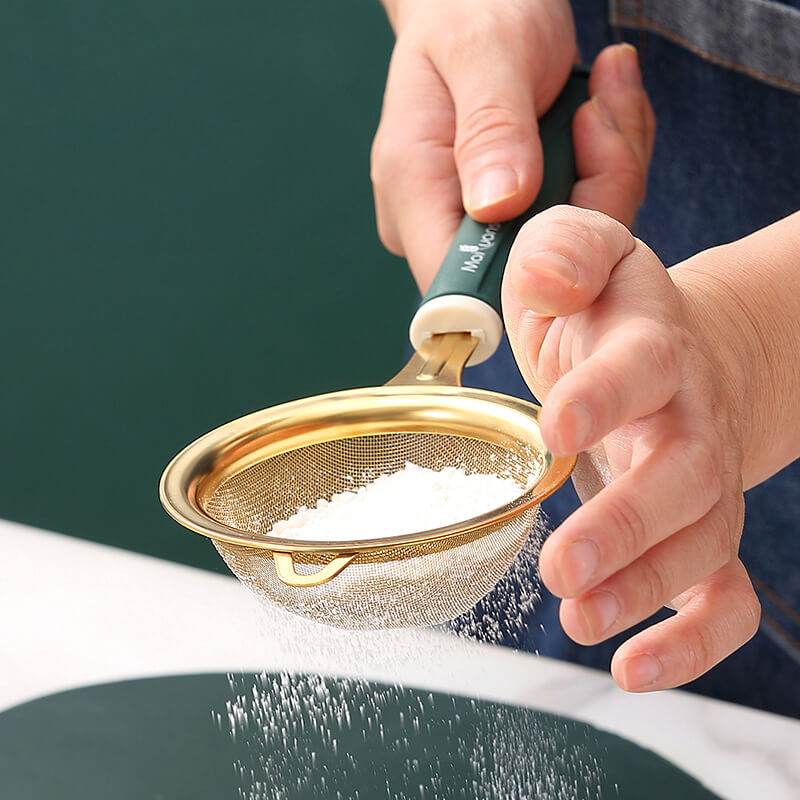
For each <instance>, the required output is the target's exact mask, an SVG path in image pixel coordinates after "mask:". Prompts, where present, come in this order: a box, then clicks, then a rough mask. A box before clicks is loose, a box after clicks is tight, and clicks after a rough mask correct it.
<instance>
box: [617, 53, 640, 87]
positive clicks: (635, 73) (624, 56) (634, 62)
mask: <svg viewBox="0 0 800 800" xmlns="http://www.w3.org/2000/svg"><path fill="white" fill-rule="evenodd" d="M617 68H618V69H619V74H620V75H621V76H622V80H623V81H625V83H627V84H628V85H629V86H633V87H634V88H635V89H639V88H641V85H642V73H641V71H640V69H639V54H638V53H637V52H636V48H635V47H634V46H633V45H632V44H628V43H627V42H625V43H624V44H621V45H620V46H619V48H617Z"/></svg>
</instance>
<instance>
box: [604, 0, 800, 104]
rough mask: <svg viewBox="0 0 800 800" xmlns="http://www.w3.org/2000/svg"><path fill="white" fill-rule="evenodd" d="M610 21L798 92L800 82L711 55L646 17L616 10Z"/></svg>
mask: <svg viewBox="0 0 800 800" xmlns="http://www.w3.org/2000/svg"><path fill="white" fill-rule="evenodd" d="M611 21H612V23H613V24H615V25H621V26H629V27H634V28H638V29H640V30H641V29H646V30H649V31H651V32H652V33H657V34H659V35H660V36H663V37H664V38H666V39H670V40H671V41H673V42H675V43H676V44H679V45H681V46H682V47H685V48H686V49H687V50H689V51H691V52H692V53H694V54H695V55H697V56H699V57H700V58H702V59H704V60H706V61H710V62H711V63H712V64H716V65H718V66H720V67H725V68H726V69H733V70H736V71H737V72H742V73H744V74H745V75H749V76H750V77H751V78H755V79H756V80H760V81H763V82H764V83H768V84H770V85H771V86H777V87H778V88H780V89H788V90H789V91H792V92H798V93H800V83H795V82H794V81H790V80H786V79H785V78H778V77H775V76H774V75H768V74H766V73H764V72H759V71H758V70H754V69H752V68H750V67H746V66H744V65H743V64H739V63H737V62H735V61H729V60H727V59H724V58H720V57H719V56H715V55H712V54H711V53H709V52H708V51H707V50H703V49H702V48H701V47H698V46H697V45H695V44H694V43H692V42H690V41H689V40H688V39H686V38H685V37H683V36H680V35H679V34H677V33H674V32H673V31H671V30H669V29H668V28H665V27H664V26H662V25H659V24H658V23H655V22H652V21H650V20H647V19H644V18H642V19H637V18H636V17H632V16H630V15H627V14H621V13H619V12H617V11H612V12H611Z"/></svg>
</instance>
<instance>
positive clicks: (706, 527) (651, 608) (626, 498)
mask: <svg viewBox="0 0 800 800" xmlns="http://www.w3.org/2000/svg"><path fill="white" fill-rule="evenodd" d="M709 252H711V251H709ZM725 259H726V256H725V255H723V256H722V260H723V261H724V260H725ZM682 274H686V275H691V271H690V270H689V271H686V272H685V273H682V271H681V268H680V266H679V267H675V268H673V269H671V270H665V269H664V267H663V265H662V264H661V263H660V261H659V260H658V258H657V257H656V256H655V255H654V254H653V252H652V251H651V250H649V248H647V246H646V245H644V244H643V243H642V242H640V241H638V240H637V239H635V238H634V237H633V236H632V235H631V233H630V232H629V231H628V230H627V229H626V228H625V227H624V226H623V225H621V224H620V223H618V222H616V221H614V220H612V219H610V218H609V217H607V216H605V215H603V214H600V213H596V212H591V211H586V210H583V209H577V208H569V207H566V206H559V207H556V208H553V209H550V210H548V211H545V212H543V213H542V214H539V215H538V216H536V217H535V218H534V219H532V220H531V221H530V222H528V223H527V224H526V225H525V226H524V227H523V229H522V231H521V232H520V234H519V236H518V237H517V240H516V242H515V243H514V246H513V248H512V251H511V254H510V256H509V262H508V266H507V268H506V274H505V280H504V285H503V311H504V317H505V323H506V328H507V331H508V335H509V339H510V341H511V346H512V349H513V351H514V355H515V357H516V360H517V363H518V365H519V367H520V369H521V371H522V373H523V375H524V377H525V379H526V381H527V383H528V385H529V386H530V388H531V389H532V391H533V392H534V394H536V396H537V397H538V398H539V400H540V401H541V402H542V411H541V425H542V434H543V437H544V440H545V442H546V444H547V445H548V447H550V448H551V449H552V451H553V452H554V453H556V454H558V455H569V454H573V453H581V452H582V453H583V454H582V455H581V456H580V457H579V460H578V466H577V467H576V470H575V473H574V476H573V477H574V481H575V484H576V488H577V489H578V492H579V494H580V495H581V499H582V500H583V501H584V505H583V506H581V508H579V509H578V510H577V511H575V512H574V513H573V514H572V515H571V516H570V517H569V518H568V519H567V520H566V521H565V522H564V523H563V524H562V525H561V526H560V527H559V528H558V529H557V530H556V531H555V532H554V533H553V534H552V535H551V536H550V537H549V538H548V539H547V541H546V542H545V543H544V546H543V547H542V551H541V556H540V561H539V566H540V572H541V576H542V579H543V581H544V583H545V584H546V585H547V587H548V588H549V589H550V590H551V591H552V592H553V593H554V594H556V595H557V596H559V597H561V598H564V599H563V600H562V603H561V612H560V617H561V623H562V626H563V628H564V630H565V632H566V633H567V634H568V635H569V636H570V637H571V638H572V639H574V640H575V641H577V642H579V643H581V644H594V643H597V642H600V641H603V640H605V639H607V638H609V637H611V636H613V635H615V634H618V633H620V632H621V631H624V630H625V629H627V628H629V627H630V626H632V625H634V624H636V623H638V622H640V621H642V620H644V619H646V618H648V617H649V616H650V615H651V614H653V613H654V612H655V611H657V610H658V609H659V608H661V607H662V606H664V605H667V604H669V605H671V606H672V607H673V608H674V609H676V610H677V614H676V615H675V616H673V617H671V618H669V619H667V620H665V621H663V622H660V623H658V624H656V625H654V626H652V627H650V628H648V629H646V630H644V631H642V632H641V633H639V634H637V635H635V636H634V637H633V638H631V639H629V640H628V641H627V642H625V643H624V644H623V645H622V646H621V647H620V648H619V649H618V650H617V652H616V653H615V655H614V658H613V660H612V664H611V671H612V674H613V675H614V678H615V679H616V681H617V683H619V685H620V686H622V688H624V689H627V690H630V691H650V690H655V689H665V688H669V687H673V686H678V685H680V684H683V683H686V682H687V681H690V680H692V679H694V678H696V677H697V676H699V675H701V674H702V673H703V672H705V671H706V670H708V669H710V668H711V667H712V666H713V665H714V664H716V663H717V662H719V661H721V660H722V659H723V658H725V657H726V656H727V655H729V654H730V653H731V652H732V651H733V650H735V649H736V648H738V647H739V646H740V645H742V644H744V642H746V641H747V640H748V639H749V638H750V637H751V636H752V635H753V634H754V633H755V631H756V629H757V627H758V621H759V604H758V600H757V598H756V595H755V593H754V591H753V588H752V586H751V584H750V581H749V578H748V576H747V573H746V571H745V569H744V566H743V565H742V563H741V561H739V559H738V556H737V552H738V545H739V539H740V536H741V531H742V525H743V519H744V499H743V495H742V454H743V444H744V441H745V439H746V438H747V433H746V432H745V430H744V429H743V425H744V423H743V420H744V419H745V414H744V408H743V406H742V403H743V402H744V401H743V400H742V398H741V397H740V392H739V391H738V389H739V388H740V387H742V386H743V385H744V383H745V382H744V381H743V379H742V375H743V373H744V370H743V369H740V368H739V367H737V365H736V363H735V360H734V359H732V358H729V357H728V356H729V355H730V348H729V347H728V345H727V344H726V342H725V341H724V338H723V337H721V336H720V333H719V330H720V329H719V328H717V329H715V328H714V327H713V326H709V325H707V324H706V321H707V320H708V319H711V318H713V316H714V312H715V310H716V309H707V308H704V302H706V303H707V301H704V298H703V297H702V294H701V293H698V292H696V291H694V289H695V286H694V284H692V282H691V281H688V282H687V283H685V284H682V282H681V277H682ZM712 274H713V273H712ZM737 369H740V371H739V372H738V373H737V372H736V370H737Z"/></svg>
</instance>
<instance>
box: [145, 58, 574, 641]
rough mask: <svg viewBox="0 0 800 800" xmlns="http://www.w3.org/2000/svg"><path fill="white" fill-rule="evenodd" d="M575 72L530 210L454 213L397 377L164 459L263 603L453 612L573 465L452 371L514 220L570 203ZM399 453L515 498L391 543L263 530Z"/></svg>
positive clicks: (497, 567) (544, 133)
mask: <svg viewBox="0 0 800 800" xmlns="http://www.w3.org/2000/svg"><path fill="white" fill-rule="evenodd" d="M587 79H588V72H587V71H586V70H585V69H583V68H576V69H575V70H573V74H572V77H571V78H570V80H569V81H568V83H567V85H566V87H565V88H564V90H563V92H562V94H561V95H560V96H559V98H558V99H557V100H556V102H555V104H554V105H553V107H552V108H551V109H550V111H548V112H547V114H546V115H545V116H544V117H543V118H542V119H541V120H540V136H541V139H542V147H543V152H544V178H543V183H542V188H541V190H540V192H539V195H538V197H537V199H536V202H535V203H534V204H533V206H531V208H530V209H529V210H528V211H527V212H526V213H525V214H523V215H522V216H520V217H518V218H517V219H515V220H512V221H511V222H507V223H503V224H495V223H492V224H484V223H478V222H475V221H474V220H473V219H471V218H470V217H468V216H465V217H464V220H463V222H462V224H461V226H460V227H459V230H458V232H457V234H456V237H455V239H454V241H453V244H452V245H451V247H450V250H449V251H448V254H447V256H446V257H445V260H444V262H443V263H442V266H441V267H440V269H439V272H438V273H437V276H436V278H435V280H434V282H433V284H432V286H431V288H430V290H429V291H428V293H427V294H426V296H425V298H424V299H423V301H422V304H421V305H420V308H419V310H418V311H417V313H416V314H415V316H414V319H413V320H412V322H411V327H410V337H411V341H412V344H413V345H414V347H415V354H414V356H413V357H412V358H411V360H410V361H409V363H408V364H407V365H406V367H405V368H404V369H403V370H401V371H400V373H398V375H396V376H395V377H394V378H392V379H391V380H390V381H389V382H388V383H387V384H386V385H385V386H378V387H369V388H363V389H351V390H347V391H340V392H332V393H329V394H324V395H319V396H316V397H310V398H306V399H303V400H296V401H294V402H290V403H284V404H281V405H278V406H274V407H272V408H267V409H264V410H262V411H258V412H255V413H253V414H250V415H248V416H246V417H242V418H241V419H238V420H234V421H233V422H229V423H227V424H226V425H223V426H221V427H219V428H217V429H215V430H213V431H211V432H210V433H207V434H206V435H205V436H202V437H201V438H200V439H198V440H196V441H195V442H193V443H192V444H190V445H189V446H188V447H186V448H185V449H184V450H183V451H181V452H180V453H179V454H178V455H177V456H175V458H174V459H173V460H172V461H171V462H170V464H169V465H168V466H167V468H166V470H165V471H164V474H163V475H162V477H161V484H160V496H161V502H162V503H163V505H164V507H165V509H166V510H167V512H168V513H169V514H170V515H171V516H172V517H174V518H175V519H176V520H177V521H178V522H179V523H181V524H182V525H183V526H185V527H187V528H189V529H190V530H193V531H196V532H197V533H200V534H202V535H204V536H207V537H209V538H210V539H211V540H212V541H213V542H214V545H215V546H216V548H217V550H218V551H219V553H220V555H221V556H222V557H223V559H224V560H225V562H226V563H227V565H228V566H229V567H230V569H231V571H232V572H233V573H234V574H235V575H236V576H237V577H238V578H239V579H240V580H241V581H242V582H243V583H244V584H246V585H247V586H248V587H249V588H251V589H252V590H253V591H254V592H255V593H257V594H258V595H260V596H261V597H264V598H266V599H268V600H269V601H271V602H273V603H276V604H278V605H280V606H282V607H284V608H285V609H287V610H289V611H291V612H294V613H296V614H300V615H303V616H306V617H310V618H312V619H316V620H318V621H321V622H325V623H327V624H329V625H335V626H338V627H345V628H390V627H406V626H415V625H431V624H435V623H439V622H444V621H446V620H449V619H453V618H454V617H456V616H458V615H459V614H461V613H463V612H464V611H467V610H468V609H470V608H472V606H474V605H475V603H477V602H478V600H480V599H481V598H482V597H483V596H485V595H486V594H487V593H488V592H489V591H490V590H491V589H492V588H493V587H494V585H495V584H496V583H497V582H498V581H499V580H500V578H502V576H503V574H504V573H505V572H506V570H507V569H508V567H509V566H510V564H511V563H512V562H513V560H514V558H515V557H516V555H517V554H518V552H519V551H520V549H521V548H522V546H523V545H524V543H525V541H526V539H527V538H528V536H529V535H530V532H531V529H532V527H533V524H534V522H535V518H536V514H537V511H538V506H539V503H540V502H541V501H542V500H543V499H544V498H545V497H547V496H548V495H549V494H551V493H552V492H554V491H555V490H556V489H557V488H558V487H559V486H560V485H561V484H562V483H563V482H564V481H565V480H566V479H567V478H568V476H569V474H570V472H571V470H572V467H573V466H574V462H575V459H574V458H556V457H555V456H553V455H552V454H551V453H550V452H549V451H548V450H547V448H546V447H545V445H544V442H543V440H542V438H541V433H540V429H539V424H538V411H539V409H538V406H536V405H534V404H532V403H528V402H526V401H524V400H520V399H517V398H514V397H509V396H507V395H503V394H499V393H497V392H490V391H485V390H481V389H467V388H463V387H462V386H461V373H462V371H463V368H464V366H465V365H468V364H477V363H480V362H481V361H483V360H485V359H486V358H488V357H489V356H490V355H492V353H494V351H495V349H496V348H497V346H498V344H499V342H500V338H501V336H502V333H503V325H502V320H501V317H500V285H501V282H502V274H503V269H504V267H505V262H506V259H507V257H508V252H509V250H510V247H511V243H512V242H513V239H514V237H515V236H516V234H517V232H518V231H519V229H520V227H521V226H522V224H523V223H524V222H525V221H526V220H527V219H528V218H530V217H531V216H533V215H534V214H536V213H537V212H539V211H542V210H544V209H545V208H547V207H549V206H551V205H555V204H556V203H560V202H565V201H566V200H567V198H568V196H569V192H570V189H571V187H572V184H573V183H574V180H575V166H574V155H573V150H572V136H571V126H572V117H573V115H574V113H575V111H576V110H577V108H578V107H579V106H580V105H581V103H583V102H584V101H585V100H586V97H587ZM408 461H411V462H413V463H415V464H418V465H419V466H422V467H428V468H430V469H434V470H441V469H443V468H444V467H448V466H454V467H459V468H461V469H463V470H464V471H466V472H467V473H496V474H499V475H501V476H503V477H508V478H511V479H513V480H514V481H515V482H516V483H517V485H518V486H519V495H518V496H517V497H516V498H515V499H514V500H513V501H511V502H510V503H507V504H506V505H503V506H501V507H499V508H495V509H492V510H490V511H487V512H486V513H485V514H482V515H480V516H478V517H474V518H472V519H468V520H462V521H458V522H454V523H453V524H451V525H448V526H445V527H441V528H437V529H435V530H427V531H409V532H407V533H404V534H403V535H398V536H391V537H381V536H380V535H379V533H378V532H376V535H375V536H374V537H372V538H368V539H364V538H362V539H356V540H352V541H328V542H325V541H309V540H303V539H288V538H284V537H277V536H272V535H270V531H271V529H272V526H273V525H274V524H275V523H276V522H278V521H280V520H283V519H287V518H288V517H290V516H292V515H293V514H294V513H295V512H296V511H297V510H298V509H300V508H302V507H304V506H305V507H314V505H315V504H316V502H317V500H318V499H320V498H325V499H326V500H329V499H330V498H331V497H332V496H333V495H335V494H337V493H339V492H343V491H354V490H356V489H358V487H360V486H364V485H366V484H369V483H371V482H373V481H374V480H376V479H377V478H379V477H380V476H381V475H385V474H391V473H394V472H397V471H398V470H401V469H403V467H404V466H405V464H406V462H408ZM409 502H413V499H409ZM388 513H391V512H390V510H389V511H388Z"/></svg>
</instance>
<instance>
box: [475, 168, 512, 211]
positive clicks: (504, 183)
mask: <svg viewBox="0 0 800 800" xmlns="http://www.w3.org/2000/svg"><path fill="white" fill-rule="evenodd" d="M518 191H519V177H518V176H517V173H516V172H514V170H513V169H511V167H489V168H488V169H485V170H483V171H482V172H479V173H478V176H477V177H476V178H475V180H473V181H472V185H471V186H470V190H469V197H468V201H467V209H468V210H469V211H478V210H480V209H482V208H488V207H489V206H493V205H496V204H497V203H499V202H500V201H501V200H505V199H506V198H507V197H513V196H514V195H515V194H516V193H517V192H518Z"/></svg>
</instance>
